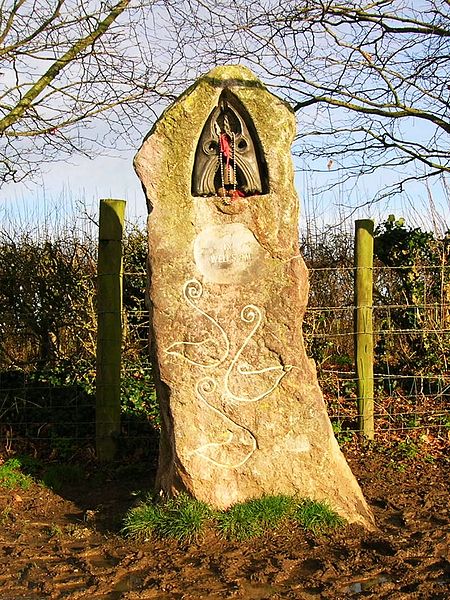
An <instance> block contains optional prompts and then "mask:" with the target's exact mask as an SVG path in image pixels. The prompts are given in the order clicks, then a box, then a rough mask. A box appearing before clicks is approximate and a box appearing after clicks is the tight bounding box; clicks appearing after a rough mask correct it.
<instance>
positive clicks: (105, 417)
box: [96, 200, 126, 461]
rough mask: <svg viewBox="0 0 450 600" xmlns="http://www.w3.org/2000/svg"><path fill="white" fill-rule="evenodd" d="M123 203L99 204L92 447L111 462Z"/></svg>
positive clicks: (116, 413) (116, 417)
mask: <svg viewBox="0 0 450 600" xmlns="http://www.w3.org/2000/svg"><path fill="white" fill-rule="evenodd" d="M125 206H126V202H125V201H124V200H100V223H99V242H98V265H97V317H98V326H97V327H98V329H97V377H96V400H97V402H96V446H97V458H98V459H99V460H101V461H110V460H113V459H114V456H115V454H116V450H117V438H118V435H119V433H120V365H121V347H122V277H123V262H122V255H123V251H122V233H123V222H124V217H125Z"/></svg>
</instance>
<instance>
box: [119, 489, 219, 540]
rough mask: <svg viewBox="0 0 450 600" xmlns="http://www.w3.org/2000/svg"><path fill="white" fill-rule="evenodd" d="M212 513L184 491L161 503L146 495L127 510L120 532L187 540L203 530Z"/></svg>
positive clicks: (134, 535) (135, 536)
mask: <svg viewBox="0 0 450 600" xmlns="http://www.w3.org/2000/svg"><path fill="white" fill-rule="evenodd" d="M212 516H213V512H212V511H211V509H210V508H209V507H208V506H207V505H206V504H205V503H204V502H200V501H198V500H195V499H194V498H190V497H189V496H188V495H187V494H180V495H179V496H177V497H176V498H170V499H169V500H166V501H165V502H164V503H161V504H157V503H155V502H154V500H153V499H152V498H150V499H147V500H146V501H145V502H143V503H142V504H141V505H139V506H137V507H136V508H133V509H131V510H130V511H129V512H128V513H127V515H126V517H125V520H124V526H123V529H122V531H123V533H125V534H126V535H128V536H130V537H132V538H135V539H138V540H143V539H148V538H150V537H151V536H152V535H157V536H158V537H171V538H175V539H177V540H179V541H180V542H191V541H193V540H195V539H196V538H197V537H198V536H199V534H200V533H201V532H202V531H203V530H204V528H205V526H206V524H207V522H209V521H211V518H212Z"/></svg>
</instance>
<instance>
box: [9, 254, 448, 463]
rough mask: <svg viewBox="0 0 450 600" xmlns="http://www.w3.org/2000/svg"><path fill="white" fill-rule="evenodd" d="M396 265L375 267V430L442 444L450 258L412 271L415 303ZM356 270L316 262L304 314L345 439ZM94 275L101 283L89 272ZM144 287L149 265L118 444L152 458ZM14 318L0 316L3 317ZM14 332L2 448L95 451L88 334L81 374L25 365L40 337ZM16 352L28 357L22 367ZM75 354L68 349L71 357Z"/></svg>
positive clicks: (126, 367)
mask: <svg viewBox="0 0 450 600" xmlns="http://www.w3.org/2000/svg"><path fill="white" fill-rule="evenodd" d="M393 272H394V269H393V268H390V267H376V268H375V280H376V285H375V288H376V290H378V292H377V293H376V295H375V300H374V307H373V309H374V311H373V313H374V342H375V354H374V367H375V374H374V384H375V398H374V401H375V415H374V417H375V434H376V438H377V439H379V440H383V441H389V442H395V441H397V442H400V443H404V442H405V441H408V442H411V443H416V444H419V443H433V444H437V445H441V446H442V445H444V444H445V443H446V442H447V441H448V439H449V432H450V413H449V405H450V402H449V400H450V370H449V366H448V356H449V349H450V304H449V302H448V298H449V296H450V284H449V283H446V282H450V266H447V265H442V267H441V268H440V269H436V267H433V268H432V269H431V268H428V267H421V268H420V269H419V268H417V269H416V273H415V277H416V280H417V281H420V282H422V283H421V284H420V286H416V290H418V289H420V293H421V297H420V298H419V296H418V295H417V294H416V297H415V298H414V300H415V302H414V303H412V302H411V301H410V299H409V300H407V301H404V302H399V301H398V300H399V298H400V297H401V292H400V293H399V294H397V295H395V294H394V293H393V292H392V290H390V289H389V281H390V278H392V276H393ZM397 273H398V269H397ZM429 273H432V274H433V276H434V278H435V280H436V281H438V283H439V285H438V286H437V287H438V289H437V288H436V285H434V286H431V285H430V286H428V287H427V285H424V284H423V282H428V280H429V278H428V274H429ZM353 275H354V269H353V268H351V267H334V268H311V269H310V279H311V294H310V306H309V307H308V309H307V312H306V315H305V320H304V335H305V342H306V345H307V349H308V353H309V355H310V356H311V357H312V358H313V359H314V360H315V362H316V365H317V369H318V377H319V383H320V385H321V387H322V390H323V393H324V398H325V401H326V403H327V407H328V412H329V415H330V418H331V420H332V424H333V428H334V431H335V433H336V435H337V437H338V439H339V440H340V441H341V442H345V441H346V440H347V439H349V438H350V437H352V436H353V435H354V432H355V431H357V429H358V416H359V415H358V403H357V393H356V376H355V370H354V356H353V339H354V335H355V331H354V327H353V315H354V306H353ZM90 281H91V283H90V285H92V287H93V289H94V291H95V282H94V280H93V278H92V277H91V280H90ZM130 286H131V287H130ZM145 287H146V274H145V272H142V271H137V270H133V271H128V272H125V274H124V292H125V298H126V294H127V293H129V292H130V289H132V291H133V298H135V299H136V298H137V301H135V302H133V303H132V304H131V305H130V304H129V305H128V307H127V306H126V310H125V312H124V357H123V364H122V413H123V414H122V432H121V435H120V440H119V450H121V451H122V452H123V453H125V454H126V455H127V456H132V457H135V458H136V457H140V456H142V455H144V454H145V455H149V454H150V455H151V456H153V457H156V455H157V445H158V410H157V406H156V399H155V391H154V385H153V378H152V372H151V365H150V363H149V359H148V355H147V346H148V313H147V311H146V309H145V304H144V291H145ZM436 289H437V292H436ZM127 290H128V292H127ZM330 299H331V301H330ZM387 301H390V302H391V303H390V304H387ZM13 316H14V315H10V316H9V317H8V315H6V314H3V322H4V323H5V322H8V319H9V318H11V319H13ZM15 317H17V315H15ZM92 328H93V329H92V331H91V338H92V339H95V323H94V325H93V326H92ZM17 334H18V335H17V336H16V339H15V342H14V343H15V347H14V356H15V358H14V360H11V361H9V362H8V360H7V358H6V357H5V356H6V355H5V354H4V353H3V355H2V364H1V365H0V441H1V442H2V444H3V446H4V447H5V448H6V450H8V451H17V449H18V448H22V449H23V450H24V451H31V452H34V453H37V454H42V453H44V454H45V453H47V455H48V456H49V457H50V458H58V459H59V460H66V459H67V460H70V459H73V458H74V457H79V456H80V455H83V456H85V455H86V454H88V455H89V454H90V453H93V452H94V450H93V448H94V446H95V444H94V439H95V355H94V354H93V349H92V348H88V350H87V351H86V344H87V342H86V339H85V338H83V340H82V343H81V342H80V343H81V346H83V348H84V350H83V352H84V356H85V358H84V359H83V361H81V360H80V361H78V363H77V365H78V371H77V373H75V374H74V373H73V372H72V371H73V370H72V371H71V369H69V368H65V366H64V365H65V363H64V360H62V361H61V360H60V361H59V363H58V365H57V366H56V367H55V368H54V369H52V368H50V369H49V368H45V369H34V370H29V369H26V368H24V362H25V363H26V360H27V356H28V357H29V356H31V355H33V353H36V352H37V350H36V344H38V343H40V342H38V341H37V340H36V337H35V336H33V335H32V334H31V333H30V332H27V331H25V330H20V329H19V330H17ZM92 334H94V337H92ZM80 338H81V334H80ZM91 338H89V339H91ZM41 341H42V340H41ZM55 343H56V342H55ZM71 343H72V346H73V348H72V351H76V347H77V346H76V340H75V341H72V342H71ZM92 343H93V342H92ZM81 346H80V347H81ZM80 352H81V350H80ZM17 357H22V358H23V361H22V363H21V366H20V368H19V367H17V365H18V364H19V363H20V361H19V360H18V358H17ZM73 360H74V358H73V356H72V355H71V354H70V353H69V352H67V356H66V357H65V361H66V363H68V364H70V362H71V361H73ZM66 366H67V364H66Z"/></svg>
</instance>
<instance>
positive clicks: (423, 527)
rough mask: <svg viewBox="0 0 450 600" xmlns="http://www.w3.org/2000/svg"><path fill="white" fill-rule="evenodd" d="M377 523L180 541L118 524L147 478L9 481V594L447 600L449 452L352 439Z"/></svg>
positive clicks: (0, 563) (355, 465) (2, 495)
mask: <svg viewBox="0 0 450 600" xmlns="http://www.w3.org/2000/svg"><path fill="white" fill-rule="evenodd" d="M347 456H348V460H349V462H350V465H351V467H352V469H353V471H354V473H355V474H356V476H357V477H358V479H359V481H360V482H361V485H362V487H363V491H364V493H365V496H366V498H367V500H368V502H369V503H370V505H371V506H372V508H373V510H374V513H375V516H376V521H377V525H378V527H379V530H378V531H377V532H376V533H367V532H365V531H363V530H361V529H360V528H358V527H352V526H349V527H346V528H344V529H343V530H340V531H339V532H334V533H332V534H328V535H322V536H313V535H312V534H309V533H305V532H303V531H301V530H290V531H287V530H285V531H280V532H277V533H274V534H271V535H268V536H266V537H263V538H259V539H256V540H252V541H249V542H245V543H235V542H224V541H223V540H220V539H218V538H217V537H216V536H215V534H214V533H209V534H208V535H207V536H206V537H205V538H204V539H202V540H201V541H199V542H197V543H195V544H191V545H189V546H182V545H180V544H178V543H177V542H175V541H167V540H150V541H147V542H145V543H136V542H133V541H130V540H126V539H124V538H122V537H121V536H120V535H119V533H118V531H119V529H120V522H121V519H122V517H123V515H124V513H125V512H126V510H127V508H128V507H129V506H130V505H132V504H133V502H135V500H136V496H135V495H134V494H133V490H136V489H140V490H142V489H143V488H147V489H149V488H150V487H151V484H152V481H151V474H150V475H149V476H148V477H147V478H146V480H144V479H145V478H143V477H142V474H141V475H140V476H138V475H137V473H136V472H135V474H134V477H131V476H130V475H128V476H126V475H124V473H123V472H122V474H120V473H118V472H117V471H116V473H112V475H111V476H106V475H105V474H104V473H103V474H102V473H101V472H100V474H99V473H97V474H96V473H95V471H93V472H92V473H91V475H90V477H88V478H87V480H86V482H85V484H84V485H83V486H78V487H77V488H76V489H65V490H64V491H63V492H62V493H60V494H59V495H58V494H56V493H54V492H52V491H50V490H49V489H46V488H43V487H42V486H38V485H33V486H32V487H31V488H30V489H28V490H26V491H23V490H13V491H9V490H4V489H0V520H1V524H2V532H1V536H0V598H1V599H2V600H17V599H19V598H27V599H30V600H35V599H40V598H55V599H59V598H73V599H77V598H87V599H89V600H100V599H111V600H113V599H117V598H124V599H129V600H131V599H158V600H159V599H161V600H164V599H174V600H175V599H179V600H181V599H184V600H199V599H202V598H205V599H206V598H207V599H211V600H214V599H218V600H219V599H226V598H230V599H239V598H240V599H246V600H263V599H269V598H270V599H272V600H275V599H279V598H286V599H288V598H289V599H291V598H292V599H305V600H306V599H316V598H329V599H333V600H339V599H340V598H358V597H364V598H376V599H383V598H386V599H389V600H399V599H405V600H406V599H408V600H412V599H420V600H422V599H436V600H438V599H442V600H444V599H445V598H449V597H450V592H449V589H450V587H449V579H450V562H449V547H450V528H449V522H450V519H449V516H450V515H449V496H448V483H449V481H448V463H447V462H446V460H445V458H443V457H442V456H441V457H440V458H437V459H436V460H435V461H434V462H426V461H425V460H423V459H422V460H419V459H417V457H415V458H414V460H412V459H410V460H406V461H403V462H402V463H398V462H396V461H395V460H392V455H389V453H386V452H383V453H382V452H380V451H376V450H366V451H364V452H362V451H361V449H359V450H358V449H357V448H356V447H352V448H350V449H348V450H347Z"/></svg>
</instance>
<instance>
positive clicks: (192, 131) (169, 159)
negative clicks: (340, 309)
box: [135, 66, 373, 526]
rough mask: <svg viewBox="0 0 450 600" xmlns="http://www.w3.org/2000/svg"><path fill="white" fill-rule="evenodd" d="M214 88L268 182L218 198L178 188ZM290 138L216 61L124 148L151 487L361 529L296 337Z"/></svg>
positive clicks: (284, 113) (257, 95)
mask: <svg viewBox="0 0 450 600" xmlns="http://www.w3.org/2000/svg"><path fill="white" fill-rule="evenodd" d="M224 89H229V90H230V91H231V92H232V94H234V95H235V96H236V97H237V98H238V99H239V101H240V102H241V103H242V104H243V105H244V106H245V109H246V111H247V112H248V115H249V116H250V118H251V119H252V121H253V124H254V127H255V129H256V132H257V135H258V137H259V142H258V143H260V147H261V151H262V153H263V155H264V158H265V161H266V165H267V186H268V193H264V194H261V195H254V196H248V197H245V198H239V199H236V200H235V201H233V202H230V203H229V204H227V203H226V201H225V200H224V199H223V198H220V197H219V195H218V194H217V195H211V196H207V197H194V196H193V195H192V193H191V192H192V187H191V181H192V173H193V169H194V161H195V154H196V149H197V143H198V140H199V139H200V136H201V134H202V131H203V128H204V125H205V123H206V122H207V120H208V118H209V117H210V115H211V113H212V111H214V110H215V109H216V107H217V105H218V102H219V97H221V93H222V91H223V90H224ZM294 134H295V119H294V115H293V113H292V112H291V111H290V109H289V108H288V107H287V106H286V105H285V104H284V103H283V102H282V101H281V100H279V99H278V98H276V97H275V96H273V95H272V94H270V93H268V91H267V90H266V89H265V88H264V87H263V86H262V84H261V83H260V82H259V80H258V79H256V78H255V76H254V75H253V74H252V73H251V72H250V71H248V70H247V69H245V68H243V67H240V66H228V67H218V68H216V69H214V70H213V71H211V72H210V73H209V74H208V75H206V76H204V77H202V78H201V79H199V80H198V82H197V83H196V84H195V85H194V86H193V87H192V88H190V89H189V90H188V91H187V92H186V93H185V94H184V95H183V96H182V97H181V98H180V99H179V100H178V101H177V102H176V103H175V104H174V105H173V106H172V107H171V108H169V109H168V110H167V111H166V112H165V113H164V115H163V116H162V118H161V119H160V120H159V121H158V122H157V123H156V125H155V127H154V128H153V130H152V132H151V133H150V135H149V136H148V137H147V139H146V140H145V142H144V144H143V146H142V148H141V149H140V151H139V153H138V154H137V156H136V159H135V168H136V171H137V173H138V175H139V177H140V179H141V181H142V184H143V186H144V190H145V192H146V196H147V201H148V206H149V210H150V211H151V212H150V216H149V220H148V229H149V263H150V273H151V278H150V286H149V296H150V302H151V308H152V315H151V319H152V330H153V339H152V353H153V359H154V364H155V367H156V371H157V374H158V382H157V389H158V395H159V400H160V404H161V411H162V421H163V424H162V436H161V448H160V462H159V470H158V477H157V480H158V481H157V483H158V485H159V486H160V489H161V490H162V491H163V492H164V493H166V494H169V495H170V494H175V493H177V492H178V491H180V490H187V491H188V492H189V493H191V494H192V495H194V496H195V497H197V498H199V499H201V500H204V501H206V502H208V503H210V504H211V505H214V506H216V507H219V508H225V507H228V506H230V505H231V504H234V503H236V502H239V501H242V500H245V499H249V498H253V497H259V496H262V495H265V494H277V493H287V494H297V495H298V496H299V497H310V498H315V499H320V500H323V499H326V500H328V501H329V502H330V503H331V505H332V506H333V507H334V508H335V509H336V510H337V511H338V512H340V513H341V514H342V515H343V516H345V517H346V518H347V519H348V520H350V521H352V522H359V523H362V524H364V525H366V526H371V525H372V523H373V520H372V515H371V513H370V510H369V509H368V508H367V506H366V503H365V501H364V498H363V496H362V494H361V491H360V489H359V486H358V484H357V482H356V480H355V478H354V477H353V475H352V473H351V471H350V469H349V467H348V465H347V463H346V461H345V459H344V457H343V455H342V453H341V451H340V449H339V446H338V444H337V442H336V440H335V438H334V435H333V431H332V428H331V424H330V421H329V418H328V416H327V413H326V408H325V404H324V401H323V397H322V394H321V391H320V389H319V386H318V383H317V377H316V372H315V367H314V364H313V362H312V361H311V360H309V359H308V358H307V356H306V353H305V349H304V345H303V338H302V330H301V325H302V319H303V315H304V312H305V308H306V303H307V296H308V277H307V270H306V267H305V264H304V262H303V260H302V258H301V256H300V254H299V247H298V198H297V195H296V192H295V189H294V185H293V167H292V161H291V156H290V146H291V143H292V140H293V137H294Z"/></svg>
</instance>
